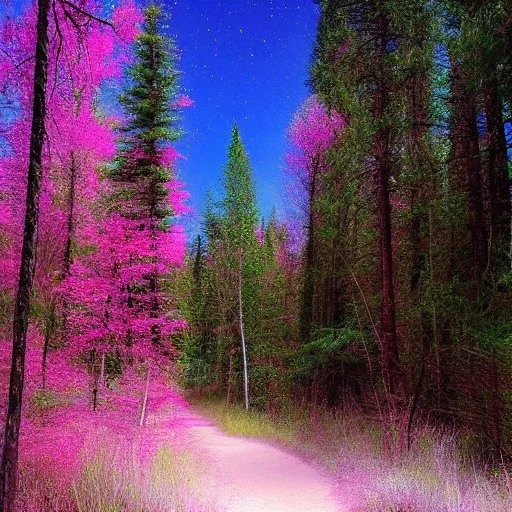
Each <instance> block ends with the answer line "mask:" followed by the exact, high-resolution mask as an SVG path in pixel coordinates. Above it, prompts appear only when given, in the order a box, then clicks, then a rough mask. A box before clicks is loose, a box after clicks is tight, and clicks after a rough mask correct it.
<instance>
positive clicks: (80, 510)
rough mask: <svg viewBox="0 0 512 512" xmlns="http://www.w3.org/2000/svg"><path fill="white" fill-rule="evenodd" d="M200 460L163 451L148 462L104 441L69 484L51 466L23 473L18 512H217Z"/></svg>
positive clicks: (37, 465)
mask: <svg viewBox="0 0 512 512" xmlns="http://www.w3.org/2000/svg"><path fill="white" fill-rule="evenodd" d="M202 474H203V471H202V468H201V465H200V463H199V461H198V460H196V459H195V458H194V457H193V456H192V455H190V454H188V453H186V452H177V451H173V450H171V449H170V448H167V447H163V448H160V449H159V450H158V451H157V453H156V454H155V455H154V456H153V457H151V458H149V460H145V457H144V454H140V453H136V450H135V449H134V448H133V447H130V446H129V445H128V444H126V445H117V446H116V444H115V443H112V442H110V443H107V442H105V441H102V442H101V443H99V445H97V446H94V447H90V448H89V455H84V463H83V466H82V469H81V471H80V472H79V473H78V474H77V475H76V476H74V477H73V478H72V480H71V484H70V485H69V484H65V483H63V482H62V481H61V478H60V475H59V474H58V473H57V472H54V471H52V468H51V461H50V460H49V459H47V460H40V461H31V462H30V464H29V465H24V467H23V469H22V472H21V480H20V492H19V496H18V509H19V511H20V512H43V511H44V512H212V511H215V510H217V508H218V507H217V505H216V504H215V503H214V500H213V497H211V496H208V495H206V494H205V491H204V489H206V488H207V486H206V485H204V484H205V482H204V481H203V479H202V478H203V477H202Z"/></svg>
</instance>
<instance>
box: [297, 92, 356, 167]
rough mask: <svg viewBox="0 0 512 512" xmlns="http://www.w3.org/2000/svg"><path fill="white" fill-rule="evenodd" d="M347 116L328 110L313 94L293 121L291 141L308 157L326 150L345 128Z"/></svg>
mask: <svg viewBox="0 0 512 512" xmlns="http://www.w3.org/2000/svg"><path fill="white" fill-rule="evenodd" d="M345 126H346V120H345V117H344V116H342V115H341V114H339V113H338V112H336V111H332V112H328V111H327V109H326V107H325V106H324V105H323V104H322V103H320V101H319V100H318V98H317V97H316V96H311V97H310V98H309V99H308V100H306V102H305V103H304V105H303V106H302V107H301V108H300V109H299V111H298V112H297V114H295V117H294V119H293V121H292V124H291V127H290V131H289V136H290V141H291V143H292V144H294V145H295V146H296V147H297V149H298V150H299V151H300V152H301V153H302V154H303V155H304V156H306V157H307V158H312V157H313V156H314V155H317V154H320V153H322V152H324V151H326V150H327V149H328V148H329V147H330V146H331V145H332V143H333V142H334V140H335V139H336V137H337V136H338V135H339V134H340V132H341V131H342V130H343V128H345Z"/></svg>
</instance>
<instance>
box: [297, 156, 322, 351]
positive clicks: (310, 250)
mask: <svg viewBox="0 0 512 512" xmlns="http://www.w3.org/2000/svg"><path fill="white" fill-rule="evenodd" d="M312 165H313V169H312V173H311V178H310V182H309V191H308V193H309V197H308V207H309V211H308V226H307V240H306V252H305V261H304V288H303V290H302V301H301V308H300V340H301V342H302V343H308V342H309V341H310V338H311V326H312V322H313V296H314V292H315V278H314V265H315V246H316V240H315V237H316V231H315V199H316V188H317V169H318V162H313V164H312Z"/></svg>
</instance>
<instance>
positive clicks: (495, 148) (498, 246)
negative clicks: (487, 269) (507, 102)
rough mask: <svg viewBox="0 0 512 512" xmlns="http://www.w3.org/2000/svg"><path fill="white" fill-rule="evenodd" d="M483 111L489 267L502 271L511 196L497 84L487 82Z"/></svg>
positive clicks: (507, 247) (505, 260)
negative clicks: (485, 125)
mask: <svg viewBox="0 0 512 512" xmlns="http://www.w3.org/2000/svg"><path fill="white" fill-rule="evenodd" d="M485 114H486V118H487V133H488V139H489V146H488V151H489V153H488V154H489V158H488V173H489V184H490V194H489V195H490V212H491V227H490V231H491V234H490V238H491V243H490V244H489V245H490V248H491V255H490V256H491V258H490V260H491V268H492V269H493V270H495V271H496V270H497V271H498V272H499V271H504V270H506V269H507V268H509V267H510V221H511V209H510V197H509V186H510V180H509V178H508V159H507V141H506V138H505V127H504V123H503V115H502V101H501V98H500V95H499V89H498V84H497V83H493V84H492V85H491V86H489V88H488V90H487V92H486V96H485Z"/></svg>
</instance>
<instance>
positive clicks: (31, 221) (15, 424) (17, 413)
mask: <svg viewBox="0 0 512 512" xmlns="http://www.w3.org/2000/svg"><path fill="white" fill-rule="evenodd" d="M49 9H50V2H49V0H38V17H37V46H36V55H35V72H34V103H33V108H32V128H31V133H30V156H29V166H28V181H27V197H26V210H25V225H24V232H23V246H22V250H21V265H20V274H19V281H18V292H17V296H16V302H15V305H14V321H13V348H12V361H11V375H10V382H9V404H8V408H7V417H6V424H5V433H4V446H3V453H2V465H1V467H0V509H1V510H2V512H13V511H14V507H15V500H16V486H17V473H18V442H19V430H20V424H21V406H22V400H23V385H24V378H25V353H26V345H27V328H28V318H29V310H30V295H31V291H32V285H33V281H34V273H35V263H36V244H37V226H38V220H39V192H40V189H41V175H42V173H41V160H42V151H43V141H44V134H45V116H46V86H47V81H48V14H49Z"/></svg>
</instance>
